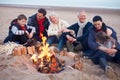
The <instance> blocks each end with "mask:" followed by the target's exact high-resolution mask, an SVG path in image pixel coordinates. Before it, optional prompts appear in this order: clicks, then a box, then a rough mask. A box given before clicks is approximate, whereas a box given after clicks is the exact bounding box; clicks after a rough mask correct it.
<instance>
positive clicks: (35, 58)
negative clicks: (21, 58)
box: [31, 54, 37, 62]
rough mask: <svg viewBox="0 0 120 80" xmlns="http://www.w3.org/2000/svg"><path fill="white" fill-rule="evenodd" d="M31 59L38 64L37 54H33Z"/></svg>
mask: <svg viewBox="0 0 120 80" xmlns="http://www.w3.org/2000/svg"><path fill="white" fill-rule="evenodd" d="M31 59H32V60H33V62H37V55H36V54H33V55H32V57H31Z"/></svg>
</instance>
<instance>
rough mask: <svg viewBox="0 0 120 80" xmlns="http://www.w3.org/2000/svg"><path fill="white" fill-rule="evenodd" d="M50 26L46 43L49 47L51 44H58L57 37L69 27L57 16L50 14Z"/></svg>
mask: <svg viewBox="0 0 120 80" xmlns="http://www.w3.org/2000/svg"><path fill="white" fill-rule="evenodd" d="M49 20H50V26H49V28H48V38H47V43H48V44H49V45H51V44H52V43H58V42H59V36H61V34H62V33H63V32H64V31H63V30H64V29H65V28H67V27H68V26H69V24H68V22H66V21H64V20H62V19H60V18H59V16H58V15H57V14H56V13H54V12H51V13H50V14H49Z"/></svg>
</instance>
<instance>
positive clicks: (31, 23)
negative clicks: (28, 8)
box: [28, 14, 50, 40]
mask: <svg viewBox="0 0 120 80" xmlns="http://www.w3.org/2000/svg"><path fill="white" fill-rule="evenodd" d="M36 16H37V14H34V15H32V16H31V17H29V19H28V25H29V26H33V27H35V29H36V34H35V38H36V39H37V40H39V24H38V22H37V17H36ZM43 25H44V29H45V30H44V32H43V35H44V36H46V37H48V34H47V30H48V27H49V25H50V22H49V20H48V18H47V17H45V21H44V23H43Z"/></svg>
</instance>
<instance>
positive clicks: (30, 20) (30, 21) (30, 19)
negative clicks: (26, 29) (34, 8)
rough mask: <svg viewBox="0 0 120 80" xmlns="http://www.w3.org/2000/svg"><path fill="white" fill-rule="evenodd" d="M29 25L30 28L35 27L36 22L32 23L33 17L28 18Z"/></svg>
mask: <svg viewBox="0 0 120 80" xmlns="http://www.w3.org/2000/svg"><path fill="white" fill-rule="evenodd" d="M27 25H29V26H34V22H33V21H32V18H31V17H29V18H28V23H27Z"/></svg>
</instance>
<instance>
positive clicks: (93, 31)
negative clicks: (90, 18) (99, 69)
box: [88, 24, 120, 51]
mask: <svg viewBox="0 0 120 80" xmlns="http://www.w3.org/2000/svg"><path fill="white" fill-rule="evenodd" d="M107 28H109V29H111V30H112V34H111V37H112V38H114V39H115V40H116V41H117V45H116V48H117V49H119V50H120V45H119V43H118V40H117V36H116V32H115V31H114V29H113V28H111V27H109V26H106V25H105V24H103V26H102V30H103V31H104V32H105V31H106V29H107ZM96 33H97V32H96V29H95V27H94V26H92V27H91V28H89V36H88V45H89V48H90V50H91V51H95V50H97V48H98V46H100V45H99V44H98V43H96V39H95V35H96Z"/></svg>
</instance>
